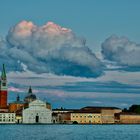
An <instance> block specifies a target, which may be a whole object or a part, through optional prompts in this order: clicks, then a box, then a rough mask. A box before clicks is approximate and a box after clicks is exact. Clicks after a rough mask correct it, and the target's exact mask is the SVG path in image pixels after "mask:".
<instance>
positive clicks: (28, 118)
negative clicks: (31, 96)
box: [22, 99, 52, 124]
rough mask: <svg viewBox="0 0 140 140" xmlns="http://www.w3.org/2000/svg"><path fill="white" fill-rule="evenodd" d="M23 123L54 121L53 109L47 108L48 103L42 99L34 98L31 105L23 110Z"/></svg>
mask: <svg viewBox="0 0 140 140" xmlns="http://www.w3.org/2000/svg"><path fill="white" fill-rule="evenodd" d="M22 117H23V123H28V124H35V123H41V124H42V123H46V124H47V123H52V111H51V110H50V109H48V108H46V103H45V102H43V101H41V100H38V99H37V100H34V101H33V102H31V103H29V107H28V108H26V109H24V110H23V113H22Z"/></svg>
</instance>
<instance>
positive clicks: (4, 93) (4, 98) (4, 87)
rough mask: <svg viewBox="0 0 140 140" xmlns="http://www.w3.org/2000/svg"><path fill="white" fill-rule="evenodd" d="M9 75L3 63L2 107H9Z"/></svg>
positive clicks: (1, 79)
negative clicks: (7, 75)
mask: <svg viewBox="0 0 140 140" xmlns="http://www.w3.org/2000/svg"><path fill="white" fill-rule="evenodd" d="M7 93H8V92H7V77H6V71H5V66H4V64H3V68H2V73H1V78H0V109H5V108H7Z"/></svg>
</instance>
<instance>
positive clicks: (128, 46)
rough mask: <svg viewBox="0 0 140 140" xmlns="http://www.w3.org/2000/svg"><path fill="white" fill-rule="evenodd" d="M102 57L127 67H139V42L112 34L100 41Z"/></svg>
mask: <svg viewBox="0 0 140 140" xmlns="http://www.w3.org/2000/svg"><path fill="white" fill-rule="evenodd" d="M102 54H103V55H104V58H105V59H107V60H110V61H114V62H117V64H118V65H121V66H126V67H129V68H132V67H133V68H134V67H135V68H136V67H137V68H138V67H140V44H137V43H135V42H132V41H130V40H129V39H128V38H126V37H118V36H116V35H112V36H110V37H109V38H107V39H106V40H105V41H104V42H103V43H102Z"/></svg>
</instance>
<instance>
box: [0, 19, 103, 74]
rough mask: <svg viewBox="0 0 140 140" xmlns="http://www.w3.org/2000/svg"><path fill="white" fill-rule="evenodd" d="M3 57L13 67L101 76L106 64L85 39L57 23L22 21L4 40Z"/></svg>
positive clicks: (3, 60) (2, 42)
mask: <svg viewBox="0 0 140 140" xmlns="http://www.w3.org/2000/svg"><path fill="white" fill-rule="evenodd" d="M0 52H1V54H0V59H1V62H2V63H8V64H7V65H8V69H9V70H17V71H19V70H20V71H21V70H25V67H26V69H28V70H30V71H33V72H36V73H46V72H47V73H54V74H57V75H72V76H80V77H98V76H100V75H101V74H102V73H103V67H104V66H103V64H102V62H101V61H100V60H99V59H98V58H97V57H96V56H95V54H94V53H93V52H92V51H91V50H90V49H89V48H88V47H87V46H86V41H85V39H82V38H80V37H77V36H76V35H75V34H74V32H72V30H71V29H67V28H63V27H61V26H59V25H57V24H55V23H53V22H48V23H47V24H45V25H43V26H37V25H35V24H33V23H32V22H28V21H22V22H20V23H18V24H16V25H15V26H13V27H12V28H11V29H10V30H9V32H8V35H7V37H6V41H5V40H1V41H0Z"/></svg>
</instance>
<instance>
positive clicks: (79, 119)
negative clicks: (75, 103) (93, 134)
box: [71, 110, 102, 124]
mask: <svg viewBox="0 0 140 140" xmlns="http://www.w3.org/2000/svg"><path fill="white" fill-rule="evenodd" d="M71 122H72V123H78V124H101V123H102V118H101V113H100V112H97V111H86V110H79V111H74V112H71Z"/></svg>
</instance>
